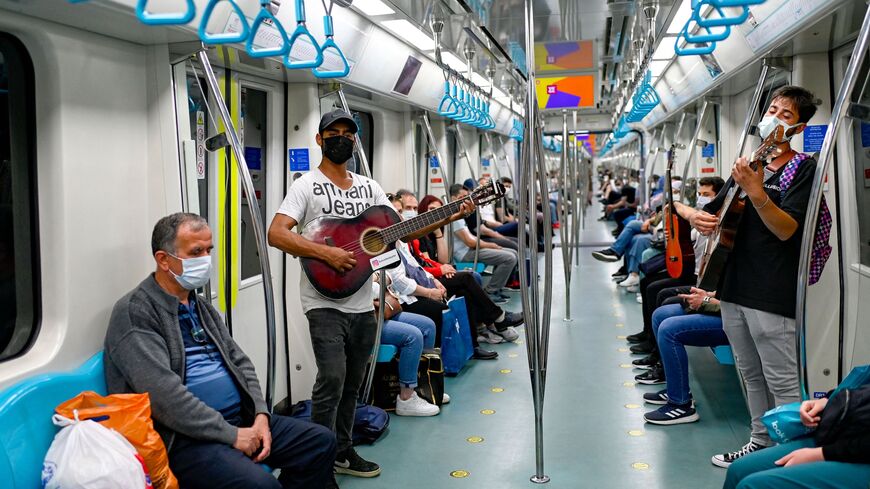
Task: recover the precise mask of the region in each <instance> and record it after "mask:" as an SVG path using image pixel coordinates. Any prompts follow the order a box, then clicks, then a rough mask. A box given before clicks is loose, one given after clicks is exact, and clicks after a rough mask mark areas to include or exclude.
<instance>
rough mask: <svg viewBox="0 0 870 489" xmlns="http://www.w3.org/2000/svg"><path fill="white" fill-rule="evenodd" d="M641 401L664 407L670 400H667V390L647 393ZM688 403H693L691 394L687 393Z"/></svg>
mask: <svg viewBox="0 0 870 489" xmlns="http://www.w3.org/2000/svg"><path fill="white" fill-rule="evenodd" d="M643 400H644V401H645V402H646V403H648V404H657V405H665V404H667V403H668V401H669V400H670V399H669V398H668V390H667V389H662V390H660V391H658V392H647V393H646V394H644V395H643ZM689 401H690V402H694V401H693V400H692V393H691V392H690V393H689Z"/></svg>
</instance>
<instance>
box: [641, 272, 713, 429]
mask: <svg viewBox="0 0 870 489" xmlns="http://www.w3.org/2000/svg"><path fill="white" fill-rule="evenodd" d="M713 295H714V294H713V293H709V292H706V291H703V290H701V289H697V288H695V287H692V289H691V292H690V293H689V294H681V295H680V298H681V299H683V300H684V301H685V309H684V306H683V305H682V304H669V305H666V306H661V307H659V308H658V309H656V310H655V312H654V313H653V332H654V334H655V337H656V340H657V341H658V345H659V348H658V351H659V354H660V355H661V362H662V365H663V366H664V377H665V378H667V379H668V380H667V383H668V388H667V389H665V390H664V391H660V392H653V393H647V394H644V396H643V399H644V400H645V401H646V402H648V403H650V404H664V405H663V406H662V407H661V408H659V409H658V410H656V411H651V412H648V413H646V414H644V416H643V417H644V419H645V420H646V421H647V422H648V423H653V424H662V425H671V424H681V423H691V422H693V421H697V420H698V419H699V416H698V413H697V411H695V406H694V404H693V402H692V394H691V392H690V391H689V358H688V356H687V355H686V346H687V345H688V346H720V345H727V344H728V338H727V337H726V336H725V331H723V330H722V317H721V316H720V315H719V301H718V300H717V299H714V298H713ZM686 309H688V310H689V311H690V312H692V311H693V312H696V313H693V314H688V313H686Z"/></svg>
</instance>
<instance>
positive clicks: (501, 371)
mask: <svg viewBox="0 0 870 489" xmlns="http://www.w3.org/2000/svg"><path fill="white" fill-rule="evenodd" d="M511 372H513V370H511V369H509V368H503V369H501V370H499V371H498V373H500V374H509V373H511Z"/></svg>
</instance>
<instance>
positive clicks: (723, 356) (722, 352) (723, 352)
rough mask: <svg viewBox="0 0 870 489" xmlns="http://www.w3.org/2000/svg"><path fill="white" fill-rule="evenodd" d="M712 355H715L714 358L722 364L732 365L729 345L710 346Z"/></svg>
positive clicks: (732, 358) (732, 359)
mask: <svg viewBox="0 0 870 489" xmlns="http://www.w3.org/2000/svg"><path fill="white" fill-rule="evenodd" d="M710 349H711V350H713V355H716V360H718V361H719V363H721V364H722V365H734V354H733V353H732V352H731V346H730V345H719V346H711V347H710Z"/></svg>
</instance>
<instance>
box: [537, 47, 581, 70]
mask: <svg viewBox="0 0 870 489" xmlns="http://www.w3.org/2000/svg"><path fill="white" fill-rule="evenodd" d="M595 68H596V67H595V43H594V42H593V41H592V40H586V41H567V42H539V43H535V70H536V71H576V70H594V69H595Z"/></svg>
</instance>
